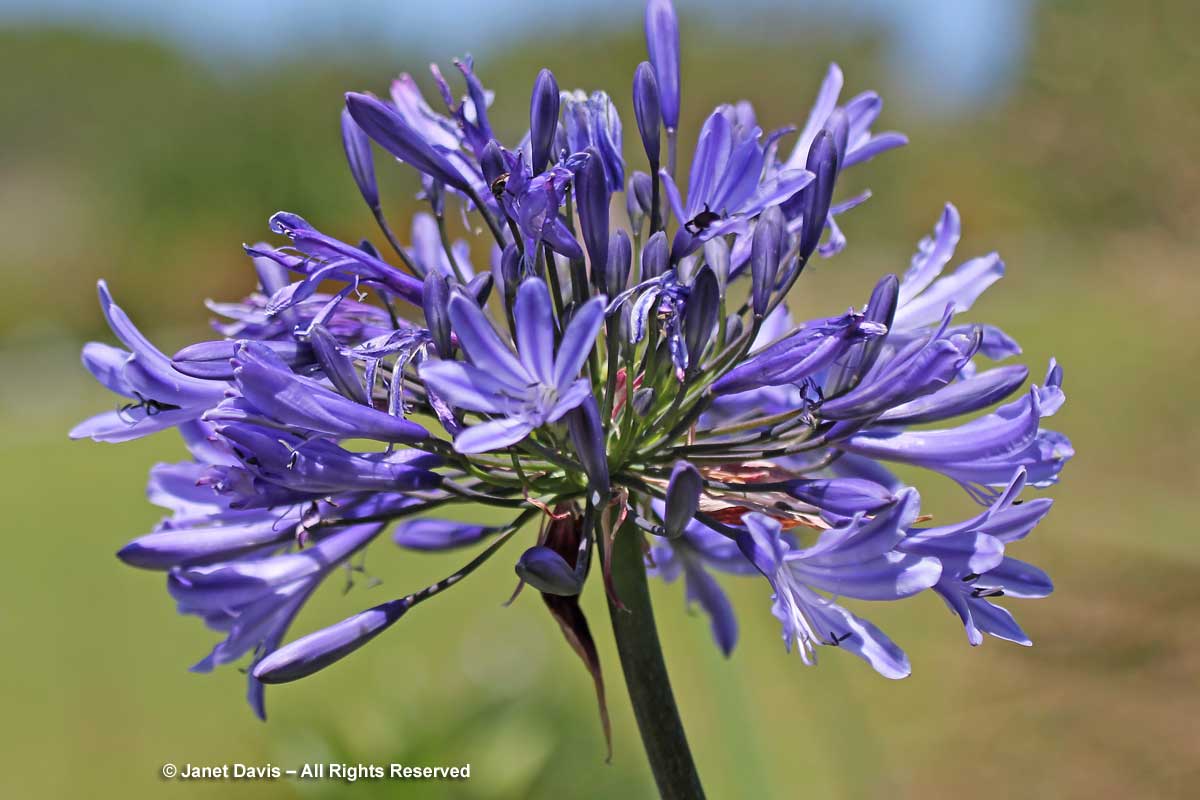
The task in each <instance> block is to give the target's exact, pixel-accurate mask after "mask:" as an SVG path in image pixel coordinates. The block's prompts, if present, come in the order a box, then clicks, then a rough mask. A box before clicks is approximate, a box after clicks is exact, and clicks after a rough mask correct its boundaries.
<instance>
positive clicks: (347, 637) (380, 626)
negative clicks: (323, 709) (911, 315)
mask: <svg viewBox="0 0 1200 800" xmlns="http://www.w3.org/2000/svg"><path fill="white" fill-rule="evenodd" d="M408 608H409V603H408V602H407V601H406V600H403V599H401V600H392V601H391V602H389V603H384V604H382V605H378V606H375V607H374V608H369V609H367V610H366V611H363V612H361V613H358V614H355V615H354V616H352V617H348V618H347V619H344V620H342V621H341V622H338V623H335V624H333V625H330V626H329V627H328V628H325V629H323V630H319V631H317V632H316V633H310V634H309V635H308V636H303V637H301V638H299V639H297V640H296V641H294V642H289V643H288V644H286V645H284V646H283V647H281V648H279V649H278V650H276V651H275V652H273V653H269V654H268V655H267V656H265V657H264V658H263V659H262V660H261V661H259V662H258V663H257V664H255V666H254V670H253V674H254V677H255V678H257V679H258V680H260V681H262V682H263V683H287V682H289V681H294V680H299V679H300V678H304V677H307V676H309V675H312V674H313V673H314V672H317V671H318V670H322V669H325V667H328V666H329V665H330V664H332V663H334V662H335V661H340V660H341V659H343V658H345V657H346V656H348V655H350V654H351V653H353V652H354V651H355V650H357V649H358V648H360V647H362V646H363V645H364V644H366V643H367V642H369V641H371V640H372V639H374V638H375V637H376V636H378V635H379V634H381V633H383V632H384V631H385V630H387V629H388V627H390V626H391V625H392V623H394V622H395V621H396V620H398V619H400V617H401V616H402V615H403V614H404V612H405V611H407V610H408Z"/></svg>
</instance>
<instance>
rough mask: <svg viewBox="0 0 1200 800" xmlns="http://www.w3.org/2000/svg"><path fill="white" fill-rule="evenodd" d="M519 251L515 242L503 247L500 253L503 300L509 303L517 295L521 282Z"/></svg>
mask: <svg viewBox="0 0 1200 800" xmlns="http://www.w3.org/2000/svg"><path fill="white" fill-rule="evenodd" d="M521 258H522V256H521V251H520V250H518V249H517V246H516V245H515V244H510V245H508V246H507V247H505V248H504V252H503V253H501V254H500V277H501V278H502V279H503V281H504V287H503V288H504V301H505V303H509V304H511V302H512V299H513V298H514V297H516V296H517V287H518V286H519V285H520V284H521V278H522V275H521V273H522V269H521Z"/></svg>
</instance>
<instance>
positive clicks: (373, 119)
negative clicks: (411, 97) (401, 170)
mask: <svg viewBox="0 0 1200 800" xmlns="http://www.w3.org/2000/svg"><path fill="white" fill-rule="evenodd" d="M346 108H347V110H349V112H350V116H351V117H353V118H354V121H355V122H356V123H358V127H359V128H361V129H362V131H363V133H365V134H367V136H370V137H371V138H372V139H374V140H375V141H376V142H377V143H378V144H379V146H380V147H382V148H383V149H384V150H387V151H388V152H389V153H391V154H392V155H394V156H395V157H396V158H398V159H400V160H401V161H403V162H405V163H406V164H410V165H411V166H412V167H413V168H415V169H416V170H418V171H420V172H423V173H425V174H426V175H428V176H429V177H431V178H434V179H435V180H439V181H441V182H442V183H445V184H446V185H448V186H453V187H454V188H456V189H458V190H460V191H463V192H468V193H469V192H470V191H471V185H470V184H469V183H467V181H466V180H465V179H464V178H463V176H462V175H461V174H459V172H458V170H456V169H455V168H454V166H453V165H452V164H451V163H450V162H449V161H448V160H446V157H445V156H443V155H442V154H441V153H440V152H438V151H437V150H436V149H434V147H433V145H431V144H429V142H427V141H426V140H425V138H424V137H422V136H421V134H419V133H417V132H416V131H415V130H413V129H412V127H411V126H410V125H409V124H408V123H407V122H406V121H405V120H404V117H402V116H401V115H400V114H399V112H397V111H396V109H394V108H392V107H391V106H390V105H388V104H387V103H384V102H383V101H381V100H380V99H379V98H377V97H372V96H371V95H367V94H358V93H356V92H350V93H348V94H347V95H346Z"/></svg>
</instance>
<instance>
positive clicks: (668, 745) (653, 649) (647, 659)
mask: <svg viewBox="0 0 1200 800" xmlns="http://www.w3.org/2000/svg"><path fill="white" fill-rule="evenodd" d="M612 573H613V584H614V587H615V589H616V593H617V596H618V597H620V598H621V602H622V603H624V604H625V606H626V608H627V609H628V610H625V611H622V610H620V609H618V608H617V607H616V606H614V605H613V604H612V601H611V600H610V601H609V605H608V610H609V615H610V616H611V617H612V626H613V635H614V636H615V637H616V640H617V652H618V653H620V656H621V668H622V670H624V672H625V685H626V687H627V688H628V689H629V700H630V702H631V703H632V704H633V715H634V717H636V718H637V724H638V730H639V731H640V732H641V734H642V744H643V746H644V747H645V748H646V757H647V758H648V759H649V761H650V770H651V772H653V773H654V780H655V782H656V783H657V784H658V793H659V794H660V795H661V796H662V797H663V798H664V800H684V799H685V798H686V800H694V799H695V798H703V797H704V789H703V788H701V786H700V776H699V775H698V774H697V773H696V765H695V763H694V762H693V761H692V752H691V750H689V749H688V743H687V735H686V734H685V733H684V731H683V723H682V722H681V721H680V719H679V709H678V708H677V707H676V705H675V696H674V695H673V694H672V693H671V681H670V678H669V677H668V676H667V667H666V664H664V663H663V656H662V645H661V644H659V641H658V631H657V629H656V628H655V627H654V610H653V609H652V608H651V606H650V592H649V589H648V587H647V586H646V567H645V564H644V563H643V560H642V535H641V532H640V531H638V530H637V529H636V528H634V527H633V526H632V525H628V524H627V525H626V526H625V527H624V528H623V529H622V530H621V531H620V533H618V535H617V537H616V540H615V541H614V542H613V554H612Z"/></svg>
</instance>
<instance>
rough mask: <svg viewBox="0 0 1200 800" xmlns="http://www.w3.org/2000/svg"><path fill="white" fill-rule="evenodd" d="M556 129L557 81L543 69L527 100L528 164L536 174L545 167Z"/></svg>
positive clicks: (550, 73)
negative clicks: (529, 161)
mask: <svg viewBox="0 0 1200 800" xmlns="http://www.w3.org/2000/svg"><path fill="white" fill-rule="evenodd" d="M557 131H558V81H556V80H554V73H552V72H551V71H550V70H548V69H543V70H542V71H541V72H539V73H538V76H537V80H536V81H534V83H533V97H532V98H530V100H529V147H530V150H531V151H532V153H533V162H532V163H531V164H530V166H531V167H532V169H533V173H534V174H535V175H536V174H538V173H540V172H541V171H542V170H544V169H546V164H548V163H549V161H550V151H551V148H552V147H553V146H554V135H555V133H557Z"/></svg>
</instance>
